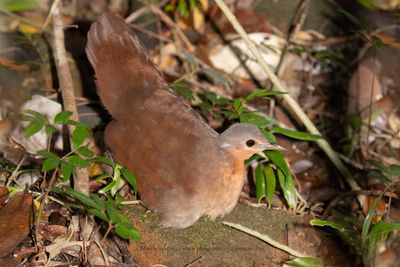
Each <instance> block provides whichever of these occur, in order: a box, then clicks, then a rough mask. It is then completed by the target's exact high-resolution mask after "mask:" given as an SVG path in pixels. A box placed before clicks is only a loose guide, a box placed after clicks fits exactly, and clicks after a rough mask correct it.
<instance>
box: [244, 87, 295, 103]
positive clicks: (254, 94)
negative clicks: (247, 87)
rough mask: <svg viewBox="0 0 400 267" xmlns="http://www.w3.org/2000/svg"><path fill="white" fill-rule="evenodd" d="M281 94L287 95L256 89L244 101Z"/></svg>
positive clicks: (281, 93)
mask: <svg viewBox="0 0 400 267" xmlns="http://www.w3.org/2000/svg"><path fill="white" fill-rule="evenodd" d="M283 94H287V93H286V92H279V91H272V90H268V89H258V90H256V91H254V92H252V93H251V94H249V95H248V96H246V97H245V98H244V99H245V100H246V101H250V100H252V99H254V98H256V97H269V96H276V95H283Z"/></svg>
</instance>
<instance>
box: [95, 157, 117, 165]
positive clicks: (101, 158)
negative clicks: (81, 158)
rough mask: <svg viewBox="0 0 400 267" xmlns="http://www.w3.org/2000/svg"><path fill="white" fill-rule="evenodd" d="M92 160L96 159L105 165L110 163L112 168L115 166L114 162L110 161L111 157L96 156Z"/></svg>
mask: <svg viewBox="0 0 400 267" xmlns="http://www.w3.org/2000/svg"><path fill="white" fill-rule="evenodd" d="M93 160H94V161H97V162H102V163H105V164H107V165H110V166H111V167H113V168H115V165H116V163H115V162H114V161H112V160H111V159H109V158H107V157H96V158H94V159H93Z"/></svg>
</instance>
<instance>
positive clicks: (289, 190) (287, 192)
mask: <svg viewBox="0 0 400 267" xmlns="http://www.w3.org/2000/svg"><path fill="white" fill-rule="evenodd" d="M277 173H278V180H279V184H280V186H281V188H282V191H283V195H284V196H285V199H286V202H287V204H288V206H289V208H295V207H296V204H297V195H296V187H295V186H294V181H293V177H292V175H291V174H290V172H289V173H288V175H285V174H284V173H283V171H282V170H281V169H278V170H277Z"/></svg>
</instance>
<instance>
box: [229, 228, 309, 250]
mask: <svg viewBox="0 0 400 267" xmlns="http://www.w3.org/2000/svg"><path fill="white" fill-rule="evenodd" d="M222 223H223V224H225V225H228V226H229V227H232V228H235V229H237V230H239V231H242V232H245V233H246V234H249V235H251V236H254V237H257V238H258V239H261V240H262V241H264V242H266V243H268V244H270V245H271V246H273V247H275V248H277V249H280V250H283V251H285V252H287V253H289V254H290V255H293V256H295V257H297V258H305V257H310V256H308V255H305V254H303V253H301V252H298V251H296V250H294V249H292V248H290V247H288V246H286V245H283V244H281V243H279V242H277V241H275V240H274V239H272V238H271V237H269V236H268V235H264V234H261V233H259V232H257V231H254V230H252V229H250V228H247V227H245V226H243V225H240V224H237V223H231V222H226V221H223V222H222Z"/></svg>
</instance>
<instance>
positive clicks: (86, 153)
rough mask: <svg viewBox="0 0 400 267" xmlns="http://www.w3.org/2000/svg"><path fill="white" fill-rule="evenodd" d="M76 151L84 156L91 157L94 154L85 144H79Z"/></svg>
mask: <svg viewBox="0 0 400 267" xmlns="http://www.w3.org/2000/svg"><path fill="white" fill-rule="evenodd" d="M76 152H77V153H78V154H80V155H82V156H84V157H86V158H91V157H93V156H94V153H93V151H92V150H90V149H89V148H87V147H86V146H81V147H79V148H78V149H77V150H76Z"/></svg>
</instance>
